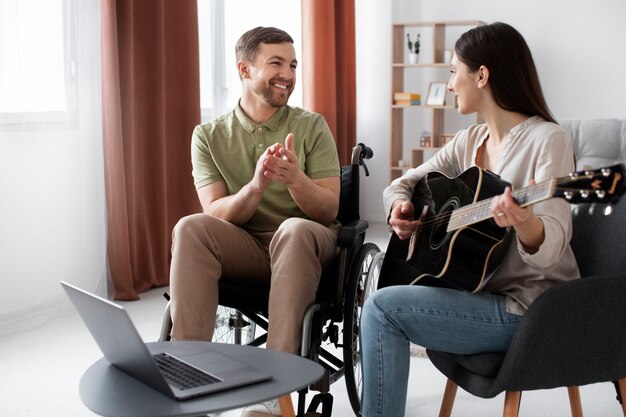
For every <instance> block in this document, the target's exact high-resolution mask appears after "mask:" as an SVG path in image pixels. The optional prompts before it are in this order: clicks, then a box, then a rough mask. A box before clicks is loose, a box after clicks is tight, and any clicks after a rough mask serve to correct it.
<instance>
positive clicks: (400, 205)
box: [361, 23, 580, 417]
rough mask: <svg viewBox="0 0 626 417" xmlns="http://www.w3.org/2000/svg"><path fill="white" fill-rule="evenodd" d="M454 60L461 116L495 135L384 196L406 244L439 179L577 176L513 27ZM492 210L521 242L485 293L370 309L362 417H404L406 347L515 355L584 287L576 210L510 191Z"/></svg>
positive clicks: (497, 29)
mask: <svg viewBox="0 0 626 417" xmlns="http://www.w3.org/2000/svg"><path fill="white" fill-rule="evenodd" d="M454 52H455V53H454V56H453V59H452V61H451V77H450V81H449V82H448V90H449V91H451V92H452V93H453V94H454V95H455V97H456V99H457V102H458V111H459V113H461V114H471V113H475V112H477V113H479V114H480V116H482V118H483V120H485V122H486V123H484V124H481V125H474V126H471V127H469V128H468V129H467V130H463V131H460V132H459V133H457V135H456V136H455V137H454V139H453V140H452V141H451V142H450V143H449V144H447V145H446V146H445V147H444V148H442V149H441V150H440V151H439V152H438V153H437V154H436V155H435V156H434V157H433V158H431V159H430V160H428V161H426V162H425V163H424V164H422V165H420V166H418V167H417V168H414V169H411V170H409V171H408V172H407V173H406V174H405V175H403V176H402V177H400V178H398V179H397V180H394V181H393V182H392V183H391V185H390V186H389V187H387V188H386V189H385V191H384V195H383V200H384V204H385V210H386V212H387V213H388V214H389V220H388V221H389V225H390V226H391V227H392V228H393V230H394V232H395V233H396V235H397V236H398V237H399V238H400V239H407V238H409V237H410V236H411V234H412V233H413V231H414V230H416V228H418V227H420V225H421V223H420V220H419V219H414V207H413V205H412V203H411V196H412V192H413V189H414V188H415V186H416V184H417V182H418V181H419V180H420V179H422V178H423V177H424V176H425V175H426V174H427V173H429V172H431V171H439V172H441V173H443V174H445V175H446V176H448V177H450V178H452V177H456V176H458V175H459V174H461V173H463V172H464V171H465V170H467V169H468V168H470V167H472V166H478V167H480V168H482V169H485V170H489V171H491V172H493V173H495V174H497V175H499V176H500V177H501V178H502V179H503V180H505V181H507V182H509V183H511V185H512V187H513V188H521V187H524V186H527V185H529V184H532V183H533V181H537V182H540V181H543V180H546V179H550V178H553V177H560V176H564V175H567V174H568V173H569V172H571V171H573V170H574V155H573V150H572V145H571V142H570V138H569V137H568V135H567V133H566V132H565V130H563V129H562V128H560V127H559V126H558V125H557V124H556V122H555V120H554V118H553V117H552V115H551V114H550V111H549V109H548V107H547V105H546V103H545V100H544V97H543V93H542V91H541V86H540V84H539V79H538V76H537V71H536V69H535V64H534V62H533V59H532V55H531V53H530V50H529V49H528V46H527V44H526V42H525V40H524V38H523V37H522V36H521V35H520V33H519V32H517V31H516V30H515V29H514V28H512V27H511V26H509V25H507V24H504V23H493V24H490V25H484V26H479V27H476V28H474V29H471V30H469V31H468V32H466V33H465V34H463V35H462V36H461V37H460V38H459V40H458V41H457V42H456V44H455V51H454ZM490 209H491V213H492V214H493V218H494V221H495V222H496V224H497V225H498V226H499V227H502V228H510V231H511V232H512V234H513V235H512V238H511V239H509V240H508V242H509V243H508V247H506V248H505V252H504V256H503V259H502V261H501V263H500V264H499V266H498V268H497V269H496V270H495V272H494V273H493V274H492V276H491V277H490V280H489V281H488V282H487V284H486V286H485V287H484V288H483V290H482V291H480V292H477V293H470V292H466V291H460V290H455V289H448V288H435V287H428V286H423V285H411V286H405V285H403V286H391V287H386V288H383V289H381V290H379V291H377V292H375V293H374V294H373V295H372V296H371V297H370V298H369V299H368V300H367V303H366V304H365V307H364V311H363V316H362V322H361V346H362V354H363V407H362V408H363V416H364V417H376V416H381V417H382V416H384V417H395V416H398V417H400V416H404V414H405V404H406V392H407V380H408V371H409V342H413V343H415V344H417V345H420V346H423V347H426V348H431V349H435V350H440V351H446V352H452V353H458V354H474V353H480V352H503V351H506V350H507V348H508V346H509V343H510V341H511V338H512V336H513V334H514V333H515V330H516V328H517V326H518V323H519V321H520V320H521V318H522V315H523V314H524V312H525V311H526V309H527V308H528V306H529V305H530V304H531V303H532V302H533V300H534V299H535V298H537V296H539V294H541V293H542V292H543V291H545V290H546V289H547V288H548V287H550V286H552V285H555V284H557V283H559V282H562V281H565V280H569V279H573V278H577V277H579V276H580V274H579V272H578V267H577V266H576V261H575V259H574V255H573V253H572V250H571V248H570V246H569V241H570V237H571V217H570V212H569V206H568V204H567V202H565V201H564V200H562V199H549V200H546V201H544V202H541V203H538V204H536V205H534V206H528V207H524V208H523V207H520V206H519V205H518V204H517V203H516V202H515V201H514V199H513V197H512V195H511V190H510V188H507V189H506V191H505V192H504V193H503V194H502V195H499V196H496V197H494V198H493V200H492V202H491V206H490ZM416 217H419V213H418V214H417V216H416Z"/></svg>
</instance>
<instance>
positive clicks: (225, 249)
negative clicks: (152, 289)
mask: <svg viewBox="0 0 626 417" xmlns="http://www.w3.org/2000/svg"><path fill="white" fill-rule="evenodd" d="M337 252H338V249H337V232H336V231H334V230H332V229H329V228H328V227H325V226H322V225H320V224H319V223H316V222H314V221H311V220H305V219H300V218H290V219H288V220H286V221H284V222H283V223H282V224H281V225H280V227H279V228H278V230H277V231H276V232H270V233H259V234H251V233H249V232H247V231H246V230H244V229H242V228H240V227H238V226H235V225H233V224H231V223H229V222H226V221H223V220H220V219H218V218H215V217H212V216H209V215H207V214H193V215H190V216H186V217H184V218H182V219H181V220H180V221H179V222H178V224H177V225H176V227H175V228H174V232H173V244H172V265H171V270H170V292H171V305H170V306H171V315H172V322H173V327H172V339H173V340H211V338H212V337H213V329H214V325H215V315H216V310H217V305H218V301H219V300H218V280H219V279H229V278H230V277H237V279H250V280H263V281H268V282H270V296H269V304H268V308H269V317H268V319H269V329H268V338H267V347H268V348H270V349H276V350H281V351H285V352H290V353H298V352H299V348H300V341H301V338H302V318H303V316H304V312H305V311H306V309H307V307H308V306H309V305H310V304H311V303H313V302H314V301H315V292H316V291H317V286H318V284H319V280H320V276H321V272H322V266H324V265H325V264H327V263H328V262H330V261H331V260H332V259H333V257H334V256H335V255H336V254H337Z"/></svg>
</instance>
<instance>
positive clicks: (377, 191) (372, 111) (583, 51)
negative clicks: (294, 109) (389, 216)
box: [356, 0, 626, 250]
mask: <svg viewBox="0 0 626 417" xmlns="http://www.w3.org/2000/svg"><path fill="white" fill-rule="evenodd" d="M356 10H357V21H356V30H357V36H356V38H357V107H358V108H357V138H358V140H359V141H362V142H364V143H366V144H368V145H369V146H371V147H372V148H373V149H374V154H375V157H374V159H373V160H372V161H371V162H370V163H369V164H368V167H369V168H370V171H371V173H372V176H371V177H369V178H364V180H363V186H362V192H361V198H362V202H361V215H362V217H363V218H364V219H367V220H369V221H373V222H384V219H385V217H384V216H385V214H384V213H383V210H382V203H381V195H382V190H383V188H384V187H385V186H386V185H387V183H388V173H387V167H388V159H389V154H388V138H389V117H390V110H389V102H390V99H389V98H390V96H391V70H390V64H391V51H390V49H389V48H390V39H391V23H392V22H407V21H418V20H458V19H480V20H483V21H485V22H494V21H502V22H506V23H509V24H511V25H512V26H514V27H515V28H517V29H518V30H519V31H520V32H521V33H522V35H524V37H525V38H526V41H527V42H528V44H529V46H530V49H531V51H532V52H533V56H534V59H535V63H536V65H537V69H538V71H539V76H540V79H541V83H542V85H543V89H544V94H545V95H546V100H547V101H548V104H549V105H550V107H551V109H552V112H553V113H554V115H555V116H556V117H557V118H560V119H563V118H626V105H624V103H623V101H624V97H626V83H625V82H624V76H623V74H624V68H626V48H624V47H623V41H624V39H626V25H624V24H623V19H624V16H626V2H623V1H622V0H602V1H597V2H588V1H585V0H551V1H545V0H543V1H542V0H527V1H524V2H512V1H495V0H472V1H469V0H437V1H435V0H420V1H416V0H393V1H391V2H378V1H374V0H356ZM383 250H384V249H383Z"/></svg>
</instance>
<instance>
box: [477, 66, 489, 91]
mask: <svg viewBox="0 0 626 417" xmlns="http://www.w3.org/2000/svg"><path fill="white" fill-rule="evenodd" d="M488 82H489V68H487V67H486V66H484V65H481V66H480V68H478V88H483V87H485V86H486V85H487V84H488Z"/></svg>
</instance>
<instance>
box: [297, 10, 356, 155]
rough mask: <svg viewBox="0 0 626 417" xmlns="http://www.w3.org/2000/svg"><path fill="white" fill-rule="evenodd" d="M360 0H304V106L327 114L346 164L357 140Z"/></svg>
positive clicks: (326, 116) (340, 153) (338, 148)
mask: <svg viewBox="0 0 626 417" xmlns="http://www.w3.org/2000/svg"><path fill="white" fill-rule="evenodd" d="M355 48H356V41H355V23H354V0H302V55H303V59H302V77H303V84H302V90H303V99H304V107H305V108H307V109H309V110H311V111H315V112H317V113H320V114H322V115H323V116H324V117H325V118H326V121H327V122H328V125H329V126H330V130H331V131H332V133H333V136H334V137H335V141H336V142H337V151H338V153H339V160H340V161H341V164H342V165H343V164H348V163H349V162H350V156H351V154H352V148H353V147H354V145H355V144H356V53H355Z"/></svg>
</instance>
